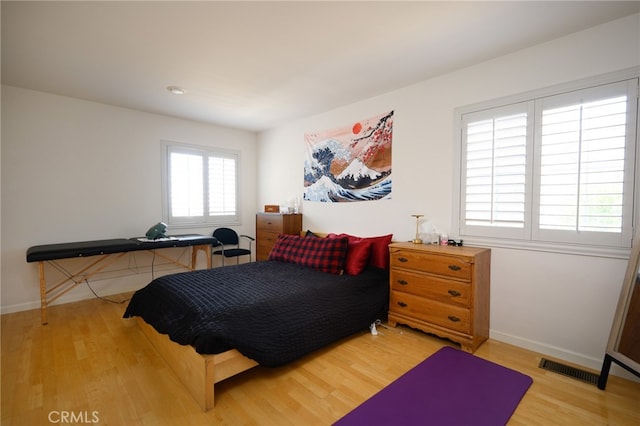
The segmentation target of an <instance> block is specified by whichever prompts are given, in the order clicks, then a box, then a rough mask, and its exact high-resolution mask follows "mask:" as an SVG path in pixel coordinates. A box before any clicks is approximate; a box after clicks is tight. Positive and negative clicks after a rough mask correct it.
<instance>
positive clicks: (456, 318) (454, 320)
mask: <svg viewBox="0 0 640 426" xmlns="http://www.w3.org/2000/svg"><path fill="white" fill-rule="evenodd" d="M447 318H449V321H453V322H459V321H460V318H458V317H456V316H453V315H449V316H448V317H447Z"/></svg>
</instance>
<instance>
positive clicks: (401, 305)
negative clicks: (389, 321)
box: [389, 291, 471, 333]
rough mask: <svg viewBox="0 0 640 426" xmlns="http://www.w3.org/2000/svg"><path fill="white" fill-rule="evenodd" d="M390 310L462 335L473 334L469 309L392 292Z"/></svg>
mask: <svg viewBox="0 0 640 426" xmlns="http://www.w3.org/2000/svg"><path fill="white" fill-rule="evenodd" d="M389 310H390V311H391V312H395V313H397V314H399V315H404V316H407V317H412V318H416V319H418V320H422V321H425V322H428V323H431V324H436V325H439V326H441V327H445V328H448V329H450V330H455V331H459V332H461V333H470V332H471V313H470V311H469V309H465V308H462V307H460V306H454V305H449V304H446V303H442V302H437V301H434V300H427V299H423V298H421V297H419V296H415V295H412V294H408V293H403V292H399V291H391V294H390V297H389Z"/></svg>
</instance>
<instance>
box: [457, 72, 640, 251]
mask: <svg viewBox="0 0 640 426" xmlns="http://www.w3.org/2000/svg"><path fill="white" fill-rule="evenodd" d="M610 79H611V78H610ZM590 83H591V84H592V85H591V86H588V87H586V83H584V82H583V83H580V87H569V86H565V87H563V88H562V89H563V90H558V89H546V90H545V91H541V92H539V93H533V94H527V95H522V96H519V97H514V98H510V99H507V100H502V101H496V102H489V103H485V104H482V105H478V106H472V107H466V108H461V109H459V110H457V111H456V115H457V119H458V121H459V125H460V129H459V130H460V132H459V135H460V140H459V155H458V156H457V158H458V160H459V164H458V166H459V172H460V173H458V175H459V181H458V182H457V183H456V185H457V186H458V188H459V190H460V192H459V194H460V199H459V200H456V201H457V202H456V209H455V210H456V218H455V221H454V222H455V225H456V228H457V230H458V233H459V235H460V237H461V238H463V239H465V240H467V241H478V242H480V243H482V242H485V243H487V244H496V243H498V244H499V243H500V242H502V243H503V245H506V246H515V245H519V246H530V247H533V246H537V247H545V248H546V249H548V248H549V247H553V246H556V248H560V247H562V246H564V247H565V249H566V248H567V247H568V246H571V247H572V248H571V250H572V251H575V250H577V251H580V250H581V249H580V248H579V247H589V248H588V249H587V250H593V249H594V248H596V247H599V248H603V249H605V250H606V249H614V250H616V249H627V248H629V247H631V237H632V235H633V225H634V224H633V222H634V221H633V218H634V214H635V212H634V202H635V199H636V196H635V194H634V177H635V173H636V172H635V164H636V155H637V154H636V144H637V137H636V131H637V117H638V108H637V103H638V78H630V79H624V80H619V79H618V81H615V82H607V83H604V82H601V81H598V82H597V83H598V84H594V82H593V81H592V82H590ZM577 85H578V84H577V83H576V86H577ZM576 248H577V249H576Z"/></svg>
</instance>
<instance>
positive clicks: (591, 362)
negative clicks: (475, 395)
mask: <svg viewBox="0 0 640 426" xmlns="http://www.w3.org/2000/svg"><path fill="white" fill-rule="evenodd" d="M489 337H491V338H492V339H494V340H498V341H500V342H504V343H509V344H511V345H514V346H518V347H521V348H524V349H528V350H530V351H533V352H538V353H540V354H542V355H546V356H549V357H552V358H555V359H557V360H562V361H567V362H569V363H571V364H575V365H578V366H582V367H585V368H588V369H590V370H594V371H596V372H598V373H599V372H600V370H601V369H602V362H603V361H604V355H605V354H604V352H603V353H602V358H599V359H598V358H594V357H591V356H587V355H584V354H580V353H577V352H573V351H569V350H567V349H563V348H559V347H556V346H553V345H548V344H546V343H542V342H537V341H534V340H529V339H525V338H523V337H519V336H514V335H512V334H507V333H501V332H499V331H496V330H490V331H489ZM610 373H611V374H612V375H614V376H618V377H622V378H624V379H627V380H634V381H638V382H640V380H638V378H637V377H636V376H634V375H633V374H631V373H629V372H628V371H626V370H625V369H624V368H622V367H619V366H617V365H616V364H615V363H613V364H612V365H611V370H610Z"/></svg>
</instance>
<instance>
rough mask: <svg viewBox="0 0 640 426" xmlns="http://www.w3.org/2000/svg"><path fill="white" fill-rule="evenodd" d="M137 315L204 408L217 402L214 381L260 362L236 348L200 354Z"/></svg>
mask: <svg viewBox="0 0 640 426" xmlns="http://www.w3.org/2000/svg"><path fill="white" fill-rule="evenodd" d="M135 318H136V322H137V323H138V327H139V328H140V330H141V331H142V333H143V334H144V335H145V336H146V337H147V339H149V341H150V342H151V345H152V346H153V347H154V348H155V349H156V350H157V351H158V353H159V355H160V357H161V358H162V359H164V360H165V362H166V363H167V365H168V366H169V368H170V369H171V370H172V371H173V372H174V373H175V374H176V376H178V379H180V381H181V382H182V384H184V386H185V387H186V388H187V389H188V390H189V393H191V395H192V396H193V398H194V399H195V400H196V401H197V402H198V405H200V408H202V411H209V410H211V409H212V408H213V406H214V404H215V399H214V384H215V383H218V382H220V381H222V380H224V379H227V378H229V377H231V376H234V375H236V374H238V373H241V372H243V371H246V370H248V369H250V368H252V367H254V366H256V365H258V364H257V363H256V362H255V361H254V360H252V359H249V358H247V357H245V356H244V355H242V354H241V353H240V352H238V351H237V350H235V349H232V350H230V351H227V352H223V353H221V354H216V355H201V354H199V353H197V352H196V350H195V349H194V348H193V347H192V346H188V345H180V344H178V343H176V342H172V341H171V340H170V339H169V337H168V336H167V335H165V334H160V333H158V332H157V331H156V330H155V329H154V328H153V327H152V326H150V325H149V324H147V323H146V322H145V321H144V320H143V319H142V318H140V317H135Z"/></svg>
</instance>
